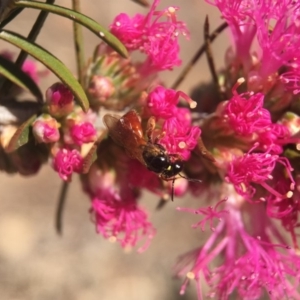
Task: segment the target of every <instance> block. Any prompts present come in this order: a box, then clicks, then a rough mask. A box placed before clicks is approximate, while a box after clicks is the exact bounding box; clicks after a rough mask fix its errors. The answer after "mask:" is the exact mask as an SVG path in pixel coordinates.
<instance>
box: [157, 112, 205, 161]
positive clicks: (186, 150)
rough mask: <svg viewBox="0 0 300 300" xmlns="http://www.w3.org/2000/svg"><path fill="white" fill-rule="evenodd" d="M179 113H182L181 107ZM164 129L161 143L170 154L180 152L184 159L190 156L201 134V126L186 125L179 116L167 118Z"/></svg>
mask: <svg viewBox="0 0 300 300" xmlns="http://www.w3.org/2000/svg"><path fill="white" fill-rule="evenodd" d="M177 113H178V114H180V109H178V110H177ZM162 131H163V132H164V136H163V137H162V138H160V139H159V144H161V145H162V146H164V147H165V148H166V150H167V152H168V153H169V154H178V155H179V156H181V158H182V159H183V160H187V159H188V158H189V157H190V153H191V151H192V150H193V149H194V148H195V147H196V145H197V142H198V139H199V136H200V134H201V130H200V128H199V127H197V126H191V125H190V126H185V125H183V124H182V122H181V121H180V120H179V119H177V117H171V118H168V119H166V120H165V121H164V124H163V130H162Z"/></svg>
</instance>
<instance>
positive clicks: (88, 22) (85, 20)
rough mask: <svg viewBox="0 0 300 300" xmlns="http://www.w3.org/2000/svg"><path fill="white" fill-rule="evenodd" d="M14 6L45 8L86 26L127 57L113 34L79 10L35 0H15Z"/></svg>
mask: <svg viewBox="0 0 300 300" xmlns="http://www.w3.org/2000/svg"><path fill="white" fill-rule="evenodd" d="M15 6H16V7H27V8H34V9H40V10H45V11H48V12H51V13H54V14H57V15H60V16H63V17H65V18H68V19H70V20H72V21H74V22H78V23H79V24H81V25H82V26H84V27H86V28H88V29H89V30H91V31H92V32H93V33H95V34H96V35H97V36H98V37H99V38H100V39H102V40H103V41H104V42H105V43H107V44H108V45H109V46H110V47H111V48H113V49H114V50H115V51H117V52H118V53H119V54H120V55H121V56H123V57H125V58H126V57H128V52H127V50H126V48H125V46H124V45H123V44H122V43H121V42H120V41H119V40H118V39H117V38H116V37H115V36H114V35H113V34H111V33H110V32H109V31H108V30H107V29H105V28H104V27H103V26H101V25H100V24H98V23H97V22H96V21H94V20H93V19H91V18H89V17H87V16H85V15H83V14H81V13H79V12H76V11H73V10H71V9H68V8H65V7H62V6H58V5H51V4H46V3H42V2H37V1H29V0H20V1H16V3H15Z"/></svg>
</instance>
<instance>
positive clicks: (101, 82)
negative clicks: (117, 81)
mask: <svg viewBox="0 0 300 300" xmlns="http://www.w3.org/2000/svg"><path fill="white" fill-rule="evenodd" d="M88 92H89V94H90V96H91V97H92V98H93V99H95V100H96V101H97V102H100V103H101V102H105V101H106V100H107V99H108V98H110V97H111V96H112V95H113V94H114V92H115V87H114V85H113V82H112V79H111V78H109V77H104V76H101V75H94V76H93V78H92V79H91V81H90V84H89V88H88Z"/></svg>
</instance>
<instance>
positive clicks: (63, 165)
mask: <svg viewBox="0 0 300 300" xmlns="http://www.w3.org/2000/svg"><path fill="white" fill-rule="evenodd" d="M82 164H83V159H82V157H81V155H80V153H79V152H78V151H77V150H76V149H73V150H70V149H68V148H62V149H59V150H58V151H57V153H56V154H55V157H54V159H53V168H54V170H55V171H56V172H57V173H58V175H59V177H60V178H61V179H62V180H64V181H70V180H71V177H72V174H73V172H77V173H80V172H81V170H82Z"/></svg>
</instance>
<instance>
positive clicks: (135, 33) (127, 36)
mask: <svg viewBox="0 0 300 300" xmlns="http://www.w3.org/2000/svg"><path fill="white" fill-rule="evenodd" d="M144 23H145V16H143V15H141V14H136V15H135V16H134V17H133V18H132V19H130V17H129V16H128V15H127V14H125V13H121V14H119V15H118V16H116V18H115V19H114V21H113V24H112V25H111V26H110V31H111V33H112V34H114V35H115V36H116V37H117V38H118V39H120V40H121V41H122V43H123V44H124V46H125V47H126V48H127V49H128V50H137V49H139V48H140V47H141V46H142V44H143V38H144V37H143V34H144V32H143V26H144Z"/></svg>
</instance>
